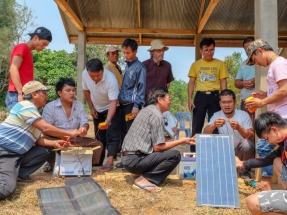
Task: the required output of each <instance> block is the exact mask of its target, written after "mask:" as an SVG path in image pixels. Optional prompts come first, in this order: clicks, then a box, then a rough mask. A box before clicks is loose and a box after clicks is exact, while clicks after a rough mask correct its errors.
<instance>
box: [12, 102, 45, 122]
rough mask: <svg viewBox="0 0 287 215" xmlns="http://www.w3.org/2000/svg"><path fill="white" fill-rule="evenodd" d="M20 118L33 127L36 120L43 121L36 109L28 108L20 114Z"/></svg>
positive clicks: (23, 109)
mask: <svg viewBox="0 0 287 215" xmlns="http://www.w3.org/2000/svg"><path fill="white" fill-rule="evenodd" d="M18 117H19V118H20V119H22V120H23V121H24V122H26V123H27V124H29V125H32V124H33V123H34V122H35V121H36V120H38V119H41V118H42V117H41V115H40V113H39V112H38V110H37V108H36V107H32V106H26V107H23V108H22V109H21V110H20V111H19V112H18Z"/></svg>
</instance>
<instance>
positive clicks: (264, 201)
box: [235, 112, 287, 215]
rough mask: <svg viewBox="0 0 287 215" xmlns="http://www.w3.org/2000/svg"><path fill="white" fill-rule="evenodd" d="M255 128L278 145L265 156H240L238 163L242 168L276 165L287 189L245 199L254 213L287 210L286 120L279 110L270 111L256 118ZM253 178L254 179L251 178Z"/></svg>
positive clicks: (262, 193)
mask: <svg viewBox="0 0 287 215" xmlns="http://www.w3.org/2000/svg"><path fill="white" fill-rule="evenodd" d="M255 131H256V134H257V136H258V137H259V138H263V139H265V140H266V141H268V143H273V144H276V145H278V146H279V147H278V148H277V149H276V150H274V151H272V152H271V153H270V154H268V155H267V156H266V157H264V158H253V159H250V160H247V161H240V160H239V159H238V158H237V157H235V159H236V167H237V168H240V169H243V170H244V169H249V168H258V167H265V166H269V165H272V164H273V165H274V171H275V173H276V174H277V175H278V176H280V178H279V181H280V183H281V185H282V187H283V189H284V190H273V191H270V190H271V187H270V186H269V189H270V190H269V191H263V192H259V193H255V194H253V195H250V196H248V197H247V199H246V203H247V207H248V209H249V211H250V213H251V214H253V215H255V214H256V215H259V214H264V215H265V214H266V215H267V214H270V215H271V214H287V191H286V189H287V167H286V165H287V124H286V122H285V120H284V119H283V118H282V117H281V116H279V115H278V114H277V113H273V112H267V113H263V114H261V115H259V116H258V117H257V118H256V119H255ZM251 182H254V181H251Z"/></svg>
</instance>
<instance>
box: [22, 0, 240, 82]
mask: <svg viewBox="0 0 287 215" xmlns="http://www.w3.org/2000/svg"><path fill="white" fill-rule="evenodd" d="M17 2H18V3H19V4H23V3H24V0H17ZM26 4H27V5H28V6H29V7H30V8H31V9H32V10H33V12H34V16H36V17H37V18H36V20H35V24H36V26H37V27H38V26H44V27H46V28H48V29H49V30H51V32H52V34H53V41H52V43H51V44H50V45H49V47H48V48H49V49H51V50H63V49H64V50H66V51H67V52H71V51H72V50H73V47H74V45H71V44H69V42H68V39H67V34H66V32H65V29H64V26H63V23H62V19H61V17H60V13H59V10H58V7H57V5H56V3H55V2H54V1H53V0H42V1H38V2H37V3H36V1H35V0H26ZM34 30H35V29H34V28H33V29H31V31H34ZM147 49H149V47H148V46H140V47H139V49H138V58H139V60H140V61H144V60H146V59H148V58H149V52H147ZM234 51H237V52H241V53H243V49H241V48H216V50H215V54H214V57H215V58H217V59H220V60H223V59H224V57H225V56H227V55H231V54H232V53H233V52H234ZM194 52H195V49H194V48H193V47H170V48H169V50H168V51H167V52H165V56H164V59H165V60H166V61H169V62H170V63H171V65H172V70H173V75H174V77H175V78H176V79H182V80H184V81H188V80H189V79H188V77H187V74H188V71H189V68H190V66H191V64H192V63H193V62H194ZM242 56H244V57H245V54H242Z"/></svg>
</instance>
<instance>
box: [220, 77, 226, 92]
mask: <svg viewBox="0 0 287 215" xmlns="http://www.w3.org/2000/svg"><path fill="white" fill-rule="evenodd" d="M226 88H227V83H226V78H223V79H220V90H221V91H222V90H225V89H226Z"/></svg>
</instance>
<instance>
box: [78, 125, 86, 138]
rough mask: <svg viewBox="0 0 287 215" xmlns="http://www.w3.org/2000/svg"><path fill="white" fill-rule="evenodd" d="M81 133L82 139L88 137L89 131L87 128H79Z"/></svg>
mask: <svg viewBox="0 0 287 215" xmlns="http://www.w3.org/2000/svg"><path fill="white" fill-rule="evenodd" d="M79 131H80V132H81V133H80V136H81V137H85V136H86V135H87V130H86V128H85V127H81V128H79Z"/></svg>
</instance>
